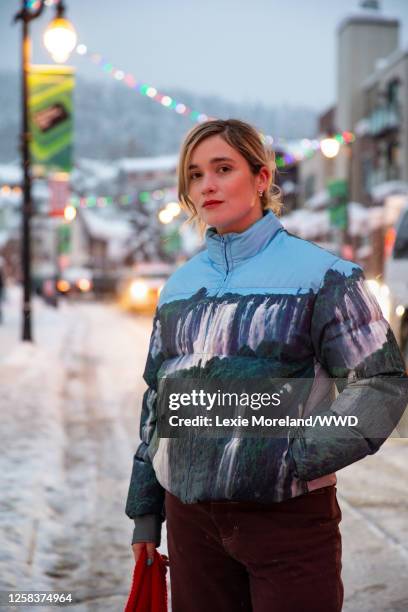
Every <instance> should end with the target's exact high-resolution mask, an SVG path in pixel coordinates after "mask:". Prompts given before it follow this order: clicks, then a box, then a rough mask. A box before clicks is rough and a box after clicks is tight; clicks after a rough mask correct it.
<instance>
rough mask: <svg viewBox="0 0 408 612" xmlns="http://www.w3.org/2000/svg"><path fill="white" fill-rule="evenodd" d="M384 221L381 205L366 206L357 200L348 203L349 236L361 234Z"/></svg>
mask: <svg viewBox="0 0 408 612" xmlns="http://www.w3.org/2000/svg"><path fill="white" fill-rule="evenodd" d="M383 222H384V209H383V207H382V206H373V207H370V208H368V207H366V206H363V205H362V204H360V203H359V202H349V204H348V231H349V234H350V235H351V236H363V235H364V234H367V232H370V231H373V230H375V229H378V228H379V227H381V226H382V225H383Z"/></svg>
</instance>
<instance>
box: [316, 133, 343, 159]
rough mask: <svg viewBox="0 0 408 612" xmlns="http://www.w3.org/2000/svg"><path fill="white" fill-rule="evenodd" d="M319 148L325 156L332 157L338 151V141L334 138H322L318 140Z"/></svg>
mask: <svg viewBox="0 0 408 612" xmlns="http://www.w3.org/2000/svg"><path fill="white" fill-rule="evenodd" d="M320 150H321V152H322V153H323V155H324V156H325V157H327V158H328V159H333V158H334V157H336V155H338V153H339V151H340V143H339V141H338V140H336V139H335V138H323V140H322V141H321V142H320Z"/></svg>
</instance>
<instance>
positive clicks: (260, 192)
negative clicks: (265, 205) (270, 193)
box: [258, 189, 263, 198]
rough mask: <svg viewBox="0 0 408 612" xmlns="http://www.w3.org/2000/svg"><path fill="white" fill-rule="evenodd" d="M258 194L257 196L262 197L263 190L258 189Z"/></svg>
mask: <svg viewBox="0 0 408 612" xmlns="http://www.w3.org/2000/svg"><path fill="white" fill-rule="evenodd" d="M258 194H259V197H260V198H262V196H263V191H262V189H259V191H258Z"/></svg>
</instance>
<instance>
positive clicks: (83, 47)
mask: <svg viewBox="0 0 408 612" xmlns="http://www.w3.org/2000/svg"><path fill="white" fill-rule="evenodd" d="M76 52H77V53H78V55H86V54H87V52H88V48H87V46H86V45H83V44H80V45H78V46H77V48H76Z"/></svg>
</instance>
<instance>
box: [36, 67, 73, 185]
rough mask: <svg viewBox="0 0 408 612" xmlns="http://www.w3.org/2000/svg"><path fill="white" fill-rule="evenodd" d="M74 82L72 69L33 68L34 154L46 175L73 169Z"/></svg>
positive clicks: (37, 163) (37, 164)
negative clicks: (51, 172)
mask: <svg viewBox="0 0 408 612" xmlns="http://www.w3.org/2000/svg"><path fill="white" fill-rule="evenodd" d="M74 82H75V78H74V69H73V68H72V67H70V66H30V72H29V77H28V87H29V96H28V106H29V117H30V132H31V141H30V154H31V162H32V164H33V165H35V166H39V167H40V171H41V172H42V173H45V171H48V170H53V171H58V170H62V171H64V172H70V170H71V169H72V164H73V159H72V158H73V91H74Z"/></svg>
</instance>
